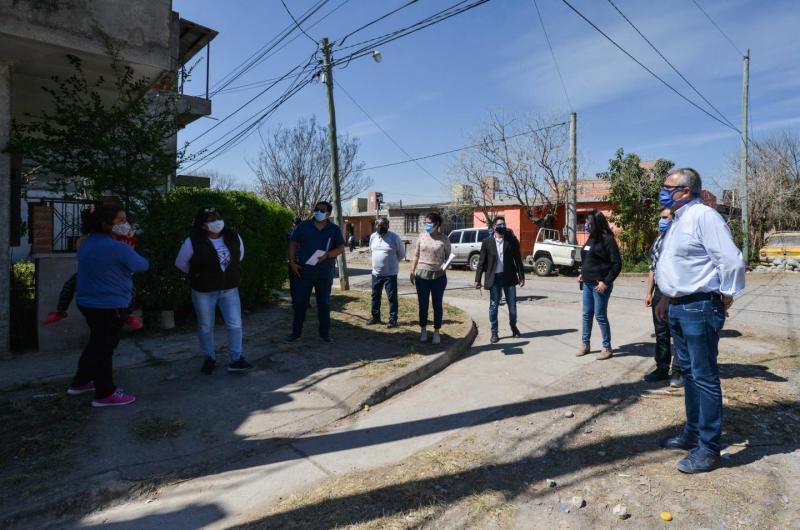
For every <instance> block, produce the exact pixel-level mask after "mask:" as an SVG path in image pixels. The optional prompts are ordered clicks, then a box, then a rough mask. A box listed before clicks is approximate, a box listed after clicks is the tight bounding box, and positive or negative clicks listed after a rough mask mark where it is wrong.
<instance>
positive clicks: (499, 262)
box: [494, 237, 505, 274]
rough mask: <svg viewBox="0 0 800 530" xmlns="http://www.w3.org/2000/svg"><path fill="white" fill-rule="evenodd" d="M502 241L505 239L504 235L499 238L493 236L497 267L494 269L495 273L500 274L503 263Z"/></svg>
mask: <svg viewBox="0 0 800 530" xmlns="http://www.w3.org/2000/svg"><path fill="white" fill-rule="evenodd" d="M503 241H505V238H504V237H501V238H500V239H497V238H496V237H495V238H494V244H495V245H497V267H496V268H495V269H494V273H495V274H502V272H503V270H504V264H503Z"/></svg>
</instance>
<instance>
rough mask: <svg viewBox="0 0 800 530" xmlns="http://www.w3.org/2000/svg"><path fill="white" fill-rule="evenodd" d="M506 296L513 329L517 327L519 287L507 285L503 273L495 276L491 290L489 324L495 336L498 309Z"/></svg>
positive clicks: (509, 318)
mask: <svg viewBox="0 0 800 530" xmlns="http://www.w3.org/2000/svg"><path fill="white" fill-rule="evenodd" d="M504 294H505V295H506V305H507V306H508V323H509V324H510V325H511V327H512V328H513V327H514V326H516V325H517V287H516V286H515V285H506V281H505V278H503V274H502V273H500V274H495V275H494V283H493V284H492V287H491V288H490V290H489V324H490V325H491V327H492V333H493V334H497V328H498V325H497V308H498V306H499V305H500V299H501V298H502V296H503V295H504Z"/></svg>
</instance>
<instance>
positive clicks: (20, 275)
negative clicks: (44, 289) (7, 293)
mask: <svg viewBox="0 0 800 530" xmlns="http://www.w3.org/2000/svg"><path fill="white" fill-rule="evenodd" d="M10 302H11V349H12V350H14V351H17V350H23V349H27V348H32V347H35V346H36V266H35V265H34V263H33V262H32V261H20V262H17V263H14V264H13V265H12V266H11V300H10Z"/></svg>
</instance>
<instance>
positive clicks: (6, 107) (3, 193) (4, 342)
mask: <svg viewBox="0 0 800 530" xmlns="http://www.w3.org/2000/svg"><path fill="white" fill-rule="evenodd" d="M11 74H12V70H11V64H10V63H4V62H0V354H4V353H5V352H8V351H9V347H10V338H9V337H10V335H9V316H10V313H9V312H10V304H9V302H10V300H9V298H10V297H9V293H10V291H11V286H10V274H9V270H10V266H11V260H10V257H11V254H10V252H9V251H8V248H9V243H10V235H11V231H10V227H11V207H10V204H9V201H10V198H11V156H9V155H8V154H7V153H4V152H3V148H4V147H5V146H6V144H7V143H8V140H9V138H10V135H11Z"/></svg>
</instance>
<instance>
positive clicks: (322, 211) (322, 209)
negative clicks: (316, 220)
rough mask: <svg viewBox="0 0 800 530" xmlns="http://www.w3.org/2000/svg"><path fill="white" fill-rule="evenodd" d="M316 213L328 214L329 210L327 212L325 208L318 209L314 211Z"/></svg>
mask: <svg viewBox="0 0 800 530" xmlns="http://www.w3.org/2000/svg"><path fill="white" fill-rule="evenodd" d="M314 211H315V212H320V213H328V210H326V209H325V208H317V209H316V210H314Z"/></svg>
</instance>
